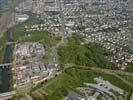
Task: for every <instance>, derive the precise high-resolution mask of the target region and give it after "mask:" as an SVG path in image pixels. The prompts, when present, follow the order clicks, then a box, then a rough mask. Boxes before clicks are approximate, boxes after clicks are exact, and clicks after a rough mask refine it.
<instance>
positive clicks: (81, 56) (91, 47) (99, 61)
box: [58, 38, 114, 68]
mask: <svg viewBox="0 0 133 100" xmlns="http://www.w3.org/2000/svg"><path fill="white" fill-rule="evenodd" d="M58 55H59V57H58V58H59V61H60V62H61V63H62V62H63V63H74V64H77V65H84V66H90V67H105V68H113V67H114V65H113V64H111V63H109V62H108V61H107V60H106V58H105V57H106V56H107V55H109V52H108V51H107V50H106V49H104V48H103V47H101V46H100V45H98V44H95V43H89V44H86V45H81V44H80V42H79V41H78V39H76V38H70V39H69V42H68V44H67V45H65V46H60V47H59V48H58Z"/></svg>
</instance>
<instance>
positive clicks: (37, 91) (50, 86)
mask: <svg viewBox="0 0 133 100" xmlns="http://www.w3.org/2000/svg"><path fill="white" fill-rule="evenodd" d="M99 76H101V77H102V78H104V79H105V80H108V81H110V82H111V83H112V84H114V85H116V86H118V87H120V88H122V89H124V90H125V91H127V92H131V90H132V89H131V88H130V87H129V86H128V85H127V84H125V83H124V82H122V81H121V80H120V79H118V78H116V77H115V76H113V75H109V74H105V73H100V72H93V71H90V70H79V69H75V68H70V69H67V70H66V71H65V72H64V73H63V74H61V75H60V76H57V77H56V78H55V79H53V80H50V81H48V82H45V83H42V84H40V85H38V86H37V87H36V88H34V89H32V90H31V96H32V97H33V99H34V100H44V98H45V99H46V100H62V99H63V98H64V97H65V96H66V95H67V94H68V92H69V91H70V90H73V89H75V88H77V87H80V86H83V83H84V82H88V83H93V82H94V81H93V78H95V77H99Z"/></svg>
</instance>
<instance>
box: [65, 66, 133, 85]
mask: <svg viewBox="0 0 133 100" xmlns="http://www.w3.org/2000/svg"><path fill="white" fill-rule="evenodd" d="M72 67H73V68H77V69H85V70H92V71H96V72H103V73H107V74H111V75H114V76H115V77H117V78H119V79H121V80H122V81H123V82H124V83H126V84H127V85H129V86H130V87H133V84H131V83H130V82H128V81H127V80H125V79H124V78H122V77H121V76H119V75H130V76H133V73H130V72H125V71H121V70H111V69H104V68H97V67H88V66H79V65H75V64H66V65H65V68H64V70H66V69H68V68H72ZM118 74H119V75H118Z"/></svg>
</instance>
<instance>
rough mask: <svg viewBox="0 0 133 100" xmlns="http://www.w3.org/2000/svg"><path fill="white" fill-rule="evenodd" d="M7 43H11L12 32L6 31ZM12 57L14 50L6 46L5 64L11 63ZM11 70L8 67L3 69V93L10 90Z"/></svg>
mask: <svg viewBox="0 0 133 100" xmlns="http://www.w3.org/2000/svg"><path fill="white" fill-rule="evenodd" d="M6 41H7V42H10V41H11V33H10V30H9V29H7V31H6ZM11 56H12V49H11V46H10V45H6V48H5V52H4V59H3V64H6V63H10V57H11ZM9 71H10V69H9V68H8V66H4V67H3V68H2V92H8V91H9V88H10V77H9Z"/></svg>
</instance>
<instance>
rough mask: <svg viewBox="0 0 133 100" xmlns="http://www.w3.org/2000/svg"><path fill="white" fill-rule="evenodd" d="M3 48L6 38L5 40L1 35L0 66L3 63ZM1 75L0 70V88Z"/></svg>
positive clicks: (0, 71) (0, 82) (0, 70)
mask: <svg viewBox="0 0 133 100" xmlns="http://www.w3.org/2000/svg"><path fill="white" fill-rule="evenodd" d="M5 47H6V38H5V35H3V36H2V37H1V38H0V64H1V63H2V61H3V56H4V52H5ZM1 73H2V69H1V68H0V87H1V84H2V75H1Z"/></svg>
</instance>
